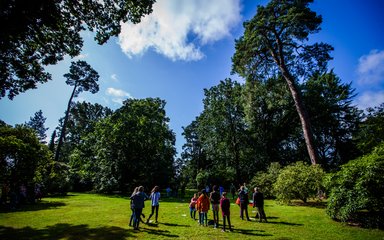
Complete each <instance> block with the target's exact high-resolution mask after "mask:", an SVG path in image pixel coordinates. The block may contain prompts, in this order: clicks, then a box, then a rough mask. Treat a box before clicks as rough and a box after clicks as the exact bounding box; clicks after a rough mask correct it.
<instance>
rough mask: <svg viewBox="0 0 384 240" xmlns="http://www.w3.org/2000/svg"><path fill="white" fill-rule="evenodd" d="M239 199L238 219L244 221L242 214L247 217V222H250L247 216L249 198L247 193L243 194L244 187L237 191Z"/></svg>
mask: <svg viewBox="0 0 384 240" xmlns="http://www.w3.org/2000/svg"><path fill="white" fill-rule="evenodd" d="M239 198H240V217H241V219H242V220H244V212H245V216H246V217H247V221H251V219H249V216H248V204H249V197H248V193H247V192H245V190H244V186H241V187H240V191H239Z"/></svg>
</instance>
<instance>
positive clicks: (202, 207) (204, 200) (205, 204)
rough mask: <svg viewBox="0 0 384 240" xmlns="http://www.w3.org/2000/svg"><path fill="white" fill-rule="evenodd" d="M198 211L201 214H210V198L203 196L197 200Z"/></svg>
mask: <svg viewBox="0 0 384 240" xmlns="http://www.w3.org/2000/svg"><path fill="white" fill-rule="evenodd" d="M197 210H198V211H199V212H208V210H209V198H208V197H207V196H206V195H204V194H201V195H200V197H199V199H197Z"/></svg>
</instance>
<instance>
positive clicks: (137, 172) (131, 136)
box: [89, 98, 176, 192]
mask: <svg viewBox="0 0 384 240" xmlns="http://www.w3.org/2000/svg"><path fill="white" fill-rule="evenodd" d="M123 104H124V105H123V106H122V107H121V108H119V109H117V110H116V111H115V112H114V113H113V114H112V115H111V116H109V117H107V118H105V119H103V120H101V121H99V122H98V123H97V124H96V127H95V131H94V132H93V134H92V136H90V137H89V139H90V140H91V139H93V140H94V141H95V142H94V144H93V146H94V151H95V158H94V161H95V165H96V166H95V173H96V174H95V177H94V181H95V185H96V186H95V187H96V190H98V191H101V192H108V191H114V190H120V191H127V190H128V189H129V190H131V189H132V188H133V187H135V186H139V185H143V186H147V187H150V186H153V185H155V184H156V185H158V186H160V187H164V186H166V185H167V184H169V183H170V182H171V180H172V178H173V176H174V173H175V172H174V169H173V158H174V155H175V153H176V151H175V147H174V144H175V135H174V133H173V132H172V131H171V130H170V129H169V128H168V122H169V119H168V117H166V114H165V110H164V106H165V102H164V101H163V100H160V99H158V98H154V99H152V98H148V99H140V100H139V99H128V100H126V101H124V103H123Z"/></svg>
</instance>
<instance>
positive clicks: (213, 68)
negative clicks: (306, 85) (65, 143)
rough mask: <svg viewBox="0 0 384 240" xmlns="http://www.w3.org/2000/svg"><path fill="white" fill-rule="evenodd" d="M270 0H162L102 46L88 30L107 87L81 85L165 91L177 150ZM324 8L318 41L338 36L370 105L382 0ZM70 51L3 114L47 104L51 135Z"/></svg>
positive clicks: (347, 71)
mask: <svg viewBox="0 0 384 240" xmlns="http://www.w3.org/2000/svg"><path fill="white" fill-rule="evenodd" d="M266 2H267V1H265V0H209V1H206V0H158V1H157V3H156V4H155V5H154V11H153V13H152V14H151V15H150V16H148V17H145V18H144V19H143V21H142V23H140V24H139V25H135V26H133V25H131V24H125V25H124V26H123V28H122V29H123V30H122V33H121V34H120V35H119V37H116V38H112V39H110V40H109V42H108V43H107V44H105V45H102V46H99V45H97V44H96V43H95V42H94V41H93V35H92V33H89V32H84V33H83V34H82V35H83V38H84V47H83V51H82V54H81V55H80V56H78V57H77V58H76V59H82V60H85V61H87V62H88V63H89V64H91V65H92V67H93V68H94V69H95V70H96V71H97V72H98V73H99V74H100V79H99V85H100V91H99V92H98V93H96V94H90V93H81V94H80V96H79V97H78V98H77V99H76V100H77V101H88V102H92V103H99V104H102V105H103V106H108V107H110V108H112V109H117V108H119V107H120V106H121V102H122V101H123V100H124V99H127V98H146V97H159V98H161V99H164V100H165V101H166V102H167V105H166V111H167V116H168V117H169V118H170V128H171V129H172V130H173V131H174V132H175V133H176V138H177V142H176V147H177V151H178V153H180V152H181V146H182V144H183V143H184V139H183V138H182V136H181V133H182V127H183V126H187V125H188V124H190V123H191V121H193V120H194V119H195V117H196V116H198V115H199V114H200V113H201V111H202V110H203V103H202V100H203V98H204V94H203V89H204V88H210V87H212V86H214V85H217V84H218V83H219V82H220V80H224V79H225V78H228V77H230V78H232V79H233V80H238V81H242V80H241V79H239V77H237V76H233V75H230V71H231V64H232V63H231V57H232V56H233V53H234V45H235V41H234V40H235V39H237V38H239V37H240V36H241V35H242V33H243V22H244V21H246V20H249V19H251V18H252V17H253V16H254V15H255V13H256V6H257V5H259V4H261V5H264V4H265V3H266ZM310 6H311V8H312V9H313V10H314V11H316V12H317V13H318V14H321V15H322V16H323V24H322V25H321V26H322V30H321V31H320V33H318V34H315V35H314V36H312V37H311V40H313V41H323V42H327V43H329V44H331V45H332V46H333V47H334V48H335V50H334V51H333V52H332V56H333V57H334V60H332V61H331V62H330V64H329V67H330V68H333V69H334V72H335V73H336V74H337V75H338V76H339V77H340V78H341V80H342V81H343V82H346V83H350V82H352V87H353V88H355V89H356V93H357V94H358V95H357V96H356V98H355V100H354V104H355V105H357V106H358V107H360V108H361V109H365V108H366V107H374V106H378V105H379V104H380V103H382V102H384V28H383V24H384V16H383V14H382V13H381V12H380V11H381V10H382V9H384V8H383V7H384V1H383V0H364V1H363V0H337V1H335V0H317V1H316V0H315V2H314V3H313V4H311V5H310ZM70 62H71V59H70V58H65V60H63V61H62V62H60V63H59V64H57V65H55V66H50V67H48V68H47V70H48V71H49V72H50V73H52V76H53V77H52V81H50V82H49V83H45V84H43V85H40V86H38V88H37V89H35V90H29V91H27V92H26V93H23V94H20V95H18V96H16V97H15V98H14V100H13V101H10V100H8V99H6V98H4V99H1V100H0V119H1V120H3V121H5V122H6V123H8V124H11V125H14V124H19V123H24V122H26V121H29V119H30V117H31V116H33V115H34V113H35V112H37V111H38V110H40V109H41V110H42V111H43V115H44V116H45V117H46V118H47V120H46V127H49V130H48V132H47V134H48V136H50V134H51V133H52V131H53V130H54V128H55V127H56V126H57V124H58V119H59V118H60V117H62V116H63V115H64V111H65V109H66V104H67V102H68V99H69V97H70V93H71V91H72V88H71V87H70V86H67V85H66V84H65V79H64V77H63V74H65V73H67V72H68V71H69V65H70Z"/></svg>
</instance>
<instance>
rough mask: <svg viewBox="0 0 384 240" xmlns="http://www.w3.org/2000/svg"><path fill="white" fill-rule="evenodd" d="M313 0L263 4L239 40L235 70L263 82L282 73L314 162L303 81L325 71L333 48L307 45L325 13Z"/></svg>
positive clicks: (312, 141)
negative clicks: (313, 7) (313, 6)
mask: <svg viewBox="0 0 384 240" xmlns="http://www.w3.org/2000/svg"><path fill="white" fill-rule="evenodd" d="M310 2H312V0H303V1H296V0H286V1H280V0H272V1H271V2H269V3H268V5H267V6H265V7H263V6H259V7H258V8H257V14H256V15H255V17H254V18H253V19H252V20H250V21H248V22H245V23H244V27H245V32H244V36H242V37H240V39H238V40H237V41H236V52H235V54H234V56H233V58H232V61H233V72H236V73H238V74H240V75H241V76H243V77H245V78H246V79H252V80H259V81H263V80H265V79H268V78H270V77H275V76H276V75H278V74H280V75H281V76H282V77H283V78H284V79H285V81H286V82H287V84H288V88H289V90H290V92H291V95H292V97H293V100H294V104H295V107H296V110H297V112H298V114H299V118H300V122H301V125H302V130H303V135H304V139H305V142H306V145H307V150H308V154H309V157H310V160H311V162H312V164H316V163H317V161H318V157H317V153H316V148H315V146H314V140H313V133H312V129H311V126H310V119H309V117H308V114H307V111H306V109H305V107H304V104H303V100H302V97H301V91H300V88H299V87H298V82H299V80H302V79H305V78H306V77H307V76H310V75H312V73H313V72H316V71H319V72H323V71H324V70H325V69H326V66H327V61H328V60H330V59H331V57H330V56H329V51H331V50H332V49H333V48H332V47H331V46H330V45H328V44H324V43H315V44H313V45H309V44H305V43H306V42H307V41H308V36H309V34H312V33H316V32H318V31H319V30H320V24H321V22H322V18H321V16H318V15H316V13H315V12H313V11H311V10H310V9H309V8H308V4H309V3H310Z"/></svg>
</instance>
